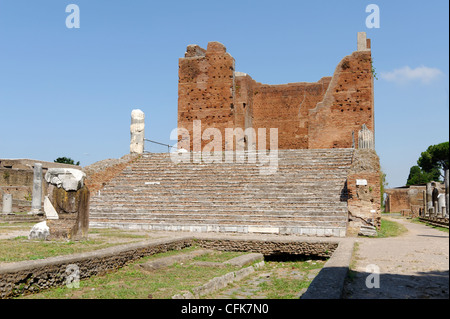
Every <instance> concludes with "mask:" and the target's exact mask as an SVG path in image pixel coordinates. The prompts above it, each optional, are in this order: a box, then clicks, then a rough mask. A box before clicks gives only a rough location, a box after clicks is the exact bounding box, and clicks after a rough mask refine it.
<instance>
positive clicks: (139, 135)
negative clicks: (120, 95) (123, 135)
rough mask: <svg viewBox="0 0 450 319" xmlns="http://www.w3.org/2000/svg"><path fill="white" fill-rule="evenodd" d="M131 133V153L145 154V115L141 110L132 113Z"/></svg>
mask: <svg viewBox="0 0 450 319" xmlns="http://www.w3.org/2000/svg"><path fill="white" fill-rule="evenodd" d="M130 133H131V141H130V153H131V154H142V153H144V138H145V114H144V112H142V111H141V110H139V109H136V110H133V111H131V126H130Z"/></svg>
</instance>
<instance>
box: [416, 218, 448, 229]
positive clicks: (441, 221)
mask: <svg viewBox="0 0 450 319" xmlns="http://www.w3.org/2000/svg"><path fill="white" fill-rule="evenodd" d="M419 220H420V221H421V222H425V223H429V224H431V225H433V226H440V227H445V228H449V221H448V220H449V219H448V217H429V216H426V217H423V216H421V217H419Z"/></svg>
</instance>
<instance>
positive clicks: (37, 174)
mask: <svg viewBox="0 0 450 319" xmlns="http://www.w3.org/2000/svg"><path fill="white" fill-rule="evenodd" d="M41 208H42V164H41V163H35V164H34V175H33V197H32V200H31V211H30V212H29V213H28V214H30V215H38V214H43V212H42V210H41Z"/></svg>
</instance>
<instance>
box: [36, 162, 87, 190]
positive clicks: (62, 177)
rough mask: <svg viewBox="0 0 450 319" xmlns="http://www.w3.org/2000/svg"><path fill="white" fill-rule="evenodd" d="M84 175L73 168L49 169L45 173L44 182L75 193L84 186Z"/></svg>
mask: <svg viewBox="0 0 450 319" xmlns="http://www.w3.org/2000/svg"><path fill="white" fill-rule="evenodd" d="M85 178H86V174H85V173H84V172H82V171H81V170H79V169H74V168H49V169H48V170H47V173H45V181H46V182H47V183H49V184H53V185H55V186H56V187H58V188H61V187H62V188H63V189H64V190H66V191H76V190H79V189H80V188H82V187H83V186H84V179H85Z"/></svg>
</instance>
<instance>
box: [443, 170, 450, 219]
mask: <svg viewBox="0 0 450 319" xmlns="http://www.w3.org/2000/svg"><path fill="white" fill-rule="evenodd" d="M448 175H449V170H448V169H446V170H445V173H444V184H445V216H446V217H448V216H449V213H448V212H449V205H450V202H449V176H448Z"/></svg>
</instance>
